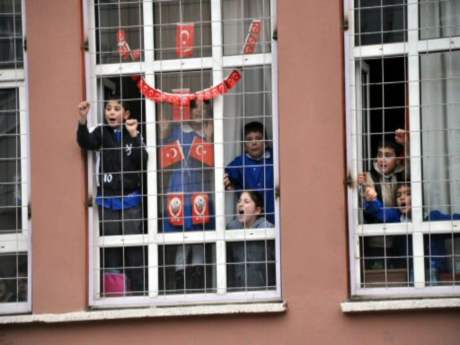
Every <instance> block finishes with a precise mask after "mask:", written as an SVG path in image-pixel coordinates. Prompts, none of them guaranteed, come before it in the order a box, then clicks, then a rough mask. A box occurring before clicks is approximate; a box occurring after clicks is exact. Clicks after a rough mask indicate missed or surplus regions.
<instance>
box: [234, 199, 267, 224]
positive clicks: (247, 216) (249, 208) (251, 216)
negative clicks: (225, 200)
mask: <svg viewBox="0 0 460 345" xmlns="http://www.w3.org/2000/svg"><path fill="white" fill-rule="evenodd" d="M236 211H237V218H238V221H239V222H240V223H243V224H244V227H245V228H250V227H251V226H252V225H253V224H254V223H255V221H256V220H257V217H258V216H260V214H261V212H262V209H261V208H260V207H259V206H256V203H255V202H254V201H253V200H252V199H251V195H250V194H249V193H247V192H243V193H241V195H240V199H239V200H238V203H237V204H236Z"/></svg>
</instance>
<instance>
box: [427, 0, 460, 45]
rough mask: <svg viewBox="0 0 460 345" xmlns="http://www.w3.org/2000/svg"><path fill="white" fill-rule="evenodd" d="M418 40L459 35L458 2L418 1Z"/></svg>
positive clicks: (459, 3)
mask: <svg viewBox="0 0 460 345" xmlns="http://www.w3.org/2000/svg"><path fill="white" fill-rule="evenodd" d="M419 3H420V5H419V18H420V39H422V40H424V39H430V38H442V37H452V36H459V35H460V2H458V0H419Z"/></svg>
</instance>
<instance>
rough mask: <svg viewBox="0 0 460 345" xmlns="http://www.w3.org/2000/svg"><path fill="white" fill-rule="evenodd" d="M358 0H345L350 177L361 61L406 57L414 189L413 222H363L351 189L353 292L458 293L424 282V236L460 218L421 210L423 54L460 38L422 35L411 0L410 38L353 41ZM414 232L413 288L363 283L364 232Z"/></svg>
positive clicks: (459, 44) (453, 45)
mask: <svg viewBox="0 0 460 345" xmlns="http://www.w3.org/2000/svg"><path fill="white" fill-rule="evenodd" d="M353 4H354V0H347V1H345V2H344V15H345V19H346V20H347V22H348V25H349V28H348V30H346V31H345V34H344V42H345V55H344V56H345V61H344V68H345V90H346V130H347V169H348V174H349V176H350V177H351V178H352V179H353V180H354V181H356V178H357V175H358V173H359V172H360V170H359V169H360V168H359V166H360V160H361V159H362V157H360V156H359V155H360V153H359V152H358V151H359V150H360V148H359V147H358V146H360V144H357V142H359V137H361V134H362V133H361V129H360V127H358V126H359V121H360V119H359V116H360V115H359V112H360V109H359V108H360V105H359V104H358V98H359V95H358V92H357V90H358V88H359V83H360V80H359V79H357V78H356V76H357V75H358V74H357V73H356V71H357V69H358V67H359V63H360V61H362V60H364V59H368V58H375V57H385V56H405V58H406V60H407V71H408V79H407V89H408V101H409V103H408V105H407V106H408V110H409V124H410V127H409V131H410V169H411V181H410V183H411V191H412V221H411V222H409V223H393V224H359V219H358V212H357V210H358V200H359V198H360V196H359V192H358V188H356V186H349V188H348V220H349V224H348V227H349V260H350V275H351V277H350V285H351V295H352V296H359V297H366V298H370V299H372V298H382V297H388V298H391V297H395V298H401V297H428V296H440V297H442V296H446V297H447V296H458V295H460V285H457V286H426V284H425V267H424V266H425V265H424V248H423V236H424V235H425V234H436V233H457V234H458V233H460V221H435V222H429V221H424V220H423V212H422V209H423V208H422V202H423V200H422V183H421V181H422V152H421V135H420V133H421V130H422V128H421V123H420V69H419V68H420V67H419V65H420V63H419V61H420V60H419V59H420V55H421V54H422V53H427V52H437V51H446V52H447V51H450V50H455V49H460V37H459V36H457V37H448V38H438V39H428V40H420V39H419V31H418V30H419V2H418V0H407V5H406V6H407V10H406V12H407V41H406V42H400V43H383V44H375V45H364V46H355V45H354V43H355V41H354V32H355V31H354V30H355V27H354V24H355V21H354V10H353V6H354V5H353ZM383 235H411V236H412V251H413V272H414V286H413V287H384V288H379V287H375V288H368V287H366V288H362V287H361V286H360V285H361V279H360V274H361V272H360V257H359V255H360V250H359V249H360V241H359V239H360V236H383Z"/></svg>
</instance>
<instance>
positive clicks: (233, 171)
mask: <svg viewBox="0 0 460 345" xmlns="http://www.w3.org/2000/svg"><path fill="white" fill-rule="evenodd" d="M225 172H226V173H227V174H228V177H229V179H230V181H231V182H232V184H233V186H234V187H235V188H236V189H241V188H243V176H242V175H243V168H242V160H241V156H238V157H236V158H235V159H234V160H233V161H231V162H230V164H229V165H227V167H226V168H225Z"/></svg>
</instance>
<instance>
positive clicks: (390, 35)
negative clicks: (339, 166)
mask: <svg viewBox="0 0 460 345" xmlns="http://www.w3.org/2000/svg"><path fill="white" fill-rule="evenodd" d="M355 30H356V32H355V44H356V45H368V44H382V43H394V42H405V41H406V40H407V1H406V0H385V1H382V0H355Z"/></svg>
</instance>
